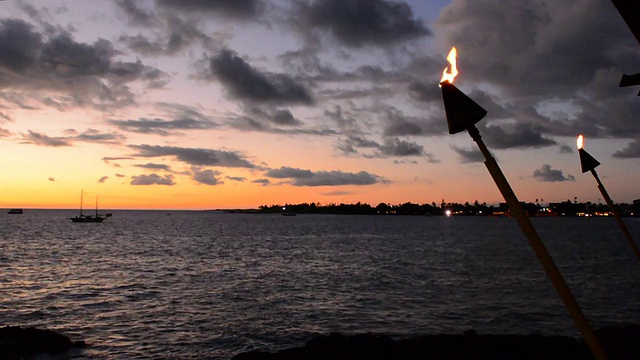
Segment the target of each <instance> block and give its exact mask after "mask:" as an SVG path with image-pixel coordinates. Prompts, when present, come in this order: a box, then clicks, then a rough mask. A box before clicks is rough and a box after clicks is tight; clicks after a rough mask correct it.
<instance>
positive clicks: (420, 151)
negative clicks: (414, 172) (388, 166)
mask: <svg viewBox="0 0 640 360" xmlns="http://www.w3.org/2000/svg"><path fill="white" fill-rule="evenodd" d="M379 150H380V154H381V155H383V156H422V155H425V154H426V153H425V151H424V147H423V146H422V145H418V144H416V143H414V142H409V141H405V140H401V139H398V138H386V139H385V140H384V145H382V146H380V147H379Z"/></svg>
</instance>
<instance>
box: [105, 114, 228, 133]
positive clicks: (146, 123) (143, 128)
mask: <svg viewBox="0 0 640 360" xmlns="http://www.w3.org/2000/svg"><path fill="white" fill-rule="evenodd" d="M108 122H109V123H110V124H113V125H115V126H116V127H118V128H119V129H121V130H125V131H131V132H136V133H142V134H156V135H161V136H169V135H179V133H176V132H172V131H167V130H203V129H212V128H214V127H216V126H217V124H216V123H214V122H212V121H201V120H196V119H178V120H162V119H158V118H156V119H145V118H140V119H139V120H109V121H108Z"/></svg>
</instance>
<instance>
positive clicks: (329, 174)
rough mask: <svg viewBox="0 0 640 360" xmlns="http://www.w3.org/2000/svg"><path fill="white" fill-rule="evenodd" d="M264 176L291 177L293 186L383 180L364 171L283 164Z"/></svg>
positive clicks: (372, 182)
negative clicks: (324, 169) (351, 171)
mask: <svg viewBox="0 0 640 360" xmlns="http://www.w3.org/2000/svg"><path fill="white" fill-rule="evenodd" d="M265 176H267V177H270V178H275V179H292V185H294V186H341V185H373V184H376V183H379V182H383V181H384V180H383V179H382V178H381V177H379V176H377V175H373V174H370V173H368V172H366V171H360V172H358V173H346V172H342V171H317V172H313V171H311V170H305V169H296V168H291V167H286V166H283V167H281V168H280V169H272V170H269V171H267V172H266V173H265Z"/></svg>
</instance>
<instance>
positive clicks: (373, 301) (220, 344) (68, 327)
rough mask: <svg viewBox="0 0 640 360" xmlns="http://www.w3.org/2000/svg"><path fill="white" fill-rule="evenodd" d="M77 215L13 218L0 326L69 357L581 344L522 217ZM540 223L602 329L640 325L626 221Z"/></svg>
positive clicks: (2, 240) (3, 227)
mask: <svg viewBox="0 0 640 360" xmlns="http://www.w3.org/2000/svg"><path fill="white" fill-rule="evenodd" d="M76 213H77V211H71V210H30V209H26V210H25V213H24V214H23V215H8V214H7V213H6V210H5V211H2V213H1V214H0V326H5V325H13V326H23V327H26V326H35V327H38V328H49V329H53V330H56V331H59V332H61V333H63V334H66V335H67V336H69V337H71V339H72V340H81V339H82V340H85V341H86V342H87V347H86V348H84V349H74V350H72V351H71V352H69V353H67V354H64V355H61V356H58V357H54V358H55V359H230V358H231V357H232V356H233V355H235V354H237V353H239V352H243V351H248V350H252V349H258V350H273V351H275V350H279V349H283V348H287V347H292V346H300V345H303V344H304V343H305V342H306V341H307V340H309V339H311V338H312V337H313V336H314V335H316V334H328V333H330V332H342V333H345V334H359V333H378V334H388V335H392V336H394V337H398V338H402V337H410V336H415V335H425V334H439V333H447V334H459V333H462V332H463V331H465V330H469V329H475V330H476V331H477V332H478V333H480V334H488V333H493V334H532V333H539V334H544V335H568V336H575V337H578V336H579V333H578V331H577V328H576V326H575V325H574V323H573V321H572V319H571V318H570V317H569V315H568V314H567V311H566V310H565V308H564V306H563V304H562V302H561V301H560V298H559V297H558V295H557V293H556V292H555V290H554V288H553V287H552V285H551V283H550V282H549V281H548V280H547V278H546V275H545V273H544V271H543V269H542V266H541V265H540V263H539V262H538V260H537V258H536V256H535V255H534V253H533V251H532V250H531V249H530V247H529V244H528V242H527V240H526V238H525V237H524V235H523V234H522V233H521V231H520V229H519V228H518V226H517V224H516V221H515V220H514V219H511V218H495V217H440V216H438V217H424V216H364V215H299V216H295V217H285V216H281V215H278V214H226V213H216V212H204V211H112V213H113V217H111V218H109V219H107V220H105V221H104V222H103V223H86V224H79V223H72V222H71V221H70V220H68V219H67V218H68V217H71V216H74V215H76ZM532 221H533V224H534V226H535V227H536V229H537V230H538V233H539V234H540V237H541V238H542V240H543V241H544V242H545V245H546V246H547V248H548V249H549V252H550V253H551V256H552V257H553V258H554V260H555V262H556V264H557V265H558V267H559V268H560V270H561V272H562V274H563V275H564V277H565V279H566V281H567V283H568V285H569V287H570V289H571V290H572V292H573V294H574V295H575V297H576V299H577V300H578V303H579V304H580V305H581V307H582V310H583V312H584V313H585V315H586V317H587V318H588V319H589V320H590V321H591V322H592V324H593V325H594V327H601V326H605V325H616V324H629V323H640V264H639V262H638V260H637V259H636V258H635V256H634V254H633V252H632V250H631V247H630V246H629V244H628V243H627V242H626V240H625V238H624V237H623V235H622V233H621V231H620V229H619V228H618V226H617V223H616V222H615V220H614V219H612V218H561V217H553V218H533V219H532ZM625 222H626V224H627V226H628V227H629V230H630V231H631V233H632V234H633V236H634V237H635V239H636V241H637V242H638V241H640V219H637V218H636V219H625Z"/></svg>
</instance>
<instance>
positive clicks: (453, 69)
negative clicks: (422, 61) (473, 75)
mask: <svg viewBox="0 0 640 360" xmlns="http://www.w3.org/2000/svg"><path fill="white" fill-rule="evenodd" d="M457 60H458V50H457V49H456V47H455V46H454V47H452V48H451V51H449V55H447V61H448V62H449V66H447V67H446V68H444V70H443V71H442V79H441V80H440V83H441V84H442V83H443V82H445V81H446V82H448V83H449V84H453V80H455V78H456V76H458V66H457V65H456V63H457V62H458V61H457Z"/></svg>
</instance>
